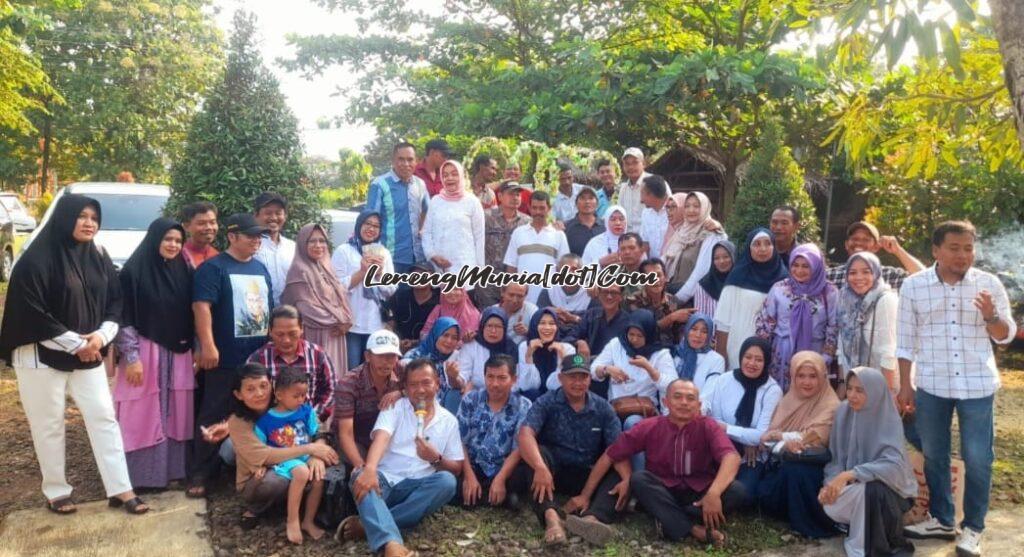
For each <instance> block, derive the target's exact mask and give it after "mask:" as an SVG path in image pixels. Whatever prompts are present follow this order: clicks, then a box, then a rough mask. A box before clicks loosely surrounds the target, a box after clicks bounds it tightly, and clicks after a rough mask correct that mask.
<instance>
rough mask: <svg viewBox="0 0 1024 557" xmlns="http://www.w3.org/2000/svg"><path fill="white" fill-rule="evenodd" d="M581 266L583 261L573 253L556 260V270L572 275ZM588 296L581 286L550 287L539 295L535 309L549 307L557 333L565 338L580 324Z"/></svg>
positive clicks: (587, 303)
mask: <svg viewBox="0 0 1024 557" xmlns="http://www.w3.org/2000/svg"><path fill="white" fill-rule="evenodd" d="M582 266H583V260H582V259H580V256H578V255H576V254H575V253H567V254H565V255H563V256H562V257H561V258H559V259H558V270H559V271H561V270H562V269H567V271H568V272H570V273H574V272H576V271H578V270H579V269H580V267H582ZM590 302H591V299H590V294H589V293H588V292H587V291H586V290H584V289H583V287H582V286H579V285H575V286H552V287H551V288H549V289H547V290H545V291H544V292H541V293H540V298H538V299H537V307H539V308H546V307H551V308H554V310H555V315H556V316H557V317H558V331H559V333H560V336H561V337H564V336H566V335H567V334H569V332H570V331H571V330H572V329H573V328H574V327H575V326H576V324H577V323H579V322H580V319H581V318H582V316H583V312H585V311H587V308H588V307H589V306H590Z"/></svg>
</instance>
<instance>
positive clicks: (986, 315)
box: [974, 290, 996, 321]
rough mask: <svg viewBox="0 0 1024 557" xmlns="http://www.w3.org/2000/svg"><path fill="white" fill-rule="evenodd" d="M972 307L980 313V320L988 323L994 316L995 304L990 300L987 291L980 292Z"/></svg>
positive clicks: (990, 294) (990, 295) (990, 297)
mask: <svg viewBox="0 0 1024 557" xmlns="http://www.w3.org/2000/svg"><path fill="white" fill-rule="evenodd" d="M974 307H976V308H978V311H980V312H981V318H982V319H984V320H985V321H988V320H990V319H992V318H993V317H995V315H996V304H995V302H994V301H993V300H992V293H991V292H989V291H988V290H981V291H980V292H978V295H977V296H975V297H974Z"/></svg>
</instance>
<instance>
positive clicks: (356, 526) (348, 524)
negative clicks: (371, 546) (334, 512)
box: [334, 514, 366, 543]
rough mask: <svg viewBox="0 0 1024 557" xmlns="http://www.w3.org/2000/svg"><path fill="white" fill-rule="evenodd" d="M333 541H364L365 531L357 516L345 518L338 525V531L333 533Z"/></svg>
mask: <svg viewBox="0 0 1024 557" xmlns="http://www.w3.org/2000/svg"><path fill="white" fill-rule="evenodd" d="M334 539H335V540H337V541H338V543H345V542H350V541H357V540H363V539H366V530H365V529H363V523H362V521H361V520H359V515H355V514H354V515H351V516H346V517H345V518H344V520H342V521H341V524H338V529H337V530H335V532H334Z"/></svg>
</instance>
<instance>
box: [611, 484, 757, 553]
mask: <svg viewBox="0 0 1024 557" xmlns="http://www.w3.org/2000/svg"><path fill="white" fill-rule="evenodd" d="M629 486H630V489H631V490H632V493H633V495H635V496H636V500H637V502H638V503H639V504H640V505H642V506H643V508H644V509H645V510H646V511H647V514H649V515H651V516H652V517H654V520H655V521H656V522H658V523H659V524H661V532H662V534H663V535H664V536H665V539H667V540H670V541H674V542H676V541H680V540H682V539H684V538H686V537H687V536H689V535H690V529H691V528H693V526H694V524H701V523H703V521H704V517H703V512H702V511H701V509H700V507H695V506H693V504H694V503H695V502H697V501H699V500H700V498H701V497H704V494H705V493H707V492H706V491H704V492H697V491H693V490H692V489H689V488H687V487H685V486H679V487H676V488H672V489H669V488H667V487H665V484H664V483H662V481H661V479H660V478H658V477H657V476H655V475H654V474H652V473H650V472H648V471H646V470H641V471H639V472H634V473H633V476H632V477H631V478H630V479H629ZM743 492H744V489H743V486H742V485H741V484H740V483H739V482H735V481H734V482H732V483H731V484H729V487H728V489H726V490H725V492H724V493H722V512H723V513H726V514H728V513H730V512H732V511H734V510H736V509H738V508H739V507H740V505H742V503H743V498H744V494H743Z"/></svg>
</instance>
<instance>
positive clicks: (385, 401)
mask: <svg viewBox="0 0 1024 557" xmlns="http://www.w3.org/2000/svg"><path fill="white" fill-rule="evenodd" d="M401 398H402V391H391V392H390V393H384V396H382V397H380V402H379V403H378V404H377V409H378V410H387V409H389V408H391V407H392V406H394V405H395V403H396V402H398V401H399V400H400V399H401Z"/></svg>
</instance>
